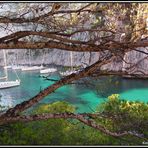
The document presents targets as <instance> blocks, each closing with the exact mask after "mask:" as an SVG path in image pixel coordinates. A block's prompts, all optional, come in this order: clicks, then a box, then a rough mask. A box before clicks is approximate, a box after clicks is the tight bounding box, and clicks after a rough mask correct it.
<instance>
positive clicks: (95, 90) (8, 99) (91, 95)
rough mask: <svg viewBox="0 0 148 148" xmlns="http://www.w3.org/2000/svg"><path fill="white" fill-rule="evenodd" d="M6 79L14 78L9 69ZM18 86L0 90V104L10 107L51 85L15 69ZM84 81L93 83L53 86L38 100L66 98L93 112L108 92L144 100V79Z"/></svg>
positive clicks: (147, 84)
mask: <svg viewBox="0 0 148 148" xmlns="http://www.w3.org/2000/svg"><path fill="white" fill-rule="evenodd" d="M8 74H9V80H15V79H16V75H15V73H14V72H13V71H11V70H9V71H8ZM18 75H19V77H20V79H21V85H20V86H18V87H13V88H8V89H0V95H1V97H0V105H2V106H6V107H14V106H15V105H16V104H19V103H21V102H23V101H26V100H29V99H30V98H31V97H33V96H35V95H36V94H37V93H39V92H40V91H41V90H42V89H44V88H46V87H47V86H49V85H52V84H54V83H55V82H54V81H47V80H45V79H44V78H42V77H40V76H39V75H40V74H39V72H21V71H19V72H18ZM49 78H54V79H60V77H59V75H58V74H55V73H53V74H51V76H50V77H49ZM87 82H91V83H92V84H93V85H92V86H91V85H90V86H88V85H78V84H71V85H66V86H63V87H61V88H59V89H57V90H56V91H55V92H54V93H52V94H49V95H48V96H47V97H45V98H44V99H43V100H42V101H40V102H39V103H38V105H39V104H42V103H52V102H56V101H66V102H69V103H70V104H72V105H74V106H76V109H77V110H76V112H79V113H83V112H93V111H94V110H95V108H96V107H97V106H98V104H100V103H102V102H104V101H105V100H106V98H107V97H108V96H110V95H111V94H120V98H122V99H126V100H132V101H136V100H138V101H142V102H144V103H147V102H148V80H147V79H125V78H121V77H103V78H100V79H92V78H89V79H88V80H87Z"/></svg>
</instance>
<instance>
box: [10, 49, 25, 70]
mask: <svg viewBox="0 0 148 148" xmlns="http://www.w3.org/2000/svg"><path fill="white" fill-rule="evenodd" d="M22 67H23V66H20V65H18V51H17V52H16V63H15V64H14V65H12V69H13V70H21V69H22Z"/></svg>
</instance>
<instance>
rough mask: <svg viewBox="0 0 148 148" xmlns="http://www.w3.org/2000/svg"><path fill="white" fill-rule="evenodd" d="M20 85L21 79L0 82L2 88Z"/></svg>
mask: <svg viewBox="0 0 148 148" xmlns="http://www.w3.org/2000/svg"><path fill="white" fill-rule="evenodd" d="M19 85H20V81H19V80H16V81H6V82H0V89H2V88H10V87H15V86H19Z"/></svg>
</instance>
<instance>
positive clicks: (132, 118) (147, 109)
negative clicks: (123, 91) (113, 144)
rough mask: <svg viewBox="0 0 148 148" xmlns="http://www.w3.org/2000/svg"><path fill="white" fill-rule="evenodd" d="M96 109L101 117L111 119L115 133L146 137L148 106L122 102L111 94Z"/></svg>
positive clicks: (133, 102) (116, 95)
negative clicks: (123, 132)
mask: <svg viewBox="0 0 148 148" xmlns="http://www.w3.org/2000/svg"><path fill="white" fill-rule="evenodd" d="M98 108H99V111H101V112H102V114H103V115H105V116H107V117H108V118H112V124H113V125H114V127H115V128H114V129H115V130H116V131H120V132H122V131H134V132H136V133H138V134H140V135H143V137H148V126H147V125H148V104H145V103H142V102H139V101H126V100H122V99H120V97H119V95H118V94H113V95H111V96H109V97H108V101H107V102H105V103H104V104H102V105H101V106H99V107H98Z"/></svg>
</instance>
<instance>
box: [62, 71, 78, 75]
mask: <svg viewBox="0 0 148 148" xmlns="http://www.w3.org/2000/svg"><path fill="white" fill-rule="evenodd" d="M77 72H78V71H76V70H74V71H65V72H60V74H61V75H62V76H68V75H71V74H72V73H77Z"/></svg>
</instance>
